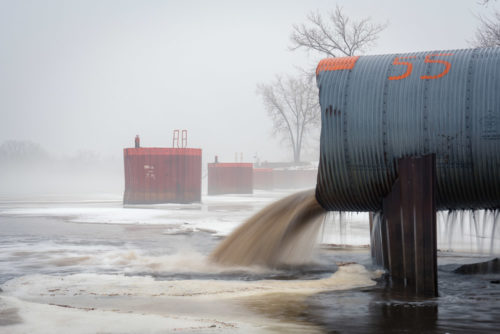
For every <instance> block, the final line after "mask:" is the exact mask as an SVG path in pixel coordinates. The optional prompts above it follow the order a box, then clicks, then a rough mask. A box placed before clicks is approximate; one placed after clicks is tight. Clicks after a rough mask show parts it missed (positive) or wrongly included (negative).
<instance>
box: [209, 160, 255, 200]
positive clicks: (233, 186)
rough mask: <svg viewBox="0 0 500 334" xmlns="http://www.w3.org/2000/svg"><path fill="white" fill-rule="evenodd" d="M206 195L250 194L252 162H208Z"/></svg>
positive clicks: (251, 187) (251, 190) (251, 188)
mask: <svg viewBox="0 0 500 334" xmlns="http://www.w3.org/2000/svg"><path fill="white" fill-rule="evenodd" d="M207 193H208V195H222V194H252V193H253V164H252V163H243V162H241V163H209V164H208V191H207Z"/></svg>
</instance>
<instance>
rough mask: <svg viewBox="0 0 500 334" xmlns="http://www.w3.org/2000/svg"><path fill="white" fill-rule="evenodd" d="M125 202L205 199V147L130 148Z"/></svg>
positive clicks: (126, 153)
mask: <svg viewBox="0 0 500 334" xmlns="http://www.w3.org/2000/svg"><path fill="white" fill-rule="evenodd" d="M123 158H124V165H125V166H124V167H125V193H124V196H123V203H124V204H153V203H192V202H200V201H201V149H195V148H126V149H124V150H123Z"/></svg>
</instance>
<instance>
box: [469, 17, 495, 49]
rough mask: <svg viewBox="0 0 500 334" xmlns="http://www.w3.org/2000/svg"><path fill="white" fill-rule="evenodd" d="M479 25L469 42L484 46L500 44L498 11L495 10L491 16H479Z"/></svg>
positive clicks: (473, 44)
mask: <svg viewBox="0 0 500 334" xmlns="http://www.w3.org/2000/svg"><path fill="white" fill-rule="evenodd" d="M479 22H480V26H479V27H478V28H477V30H476V35H475V38H474V40H472V42H471V44H472V46H475V47H480V48H486V47H493V46H500V12H499V11H495V13H494V14H493V17H492V18H487V17H484V16H479Z"/></svg>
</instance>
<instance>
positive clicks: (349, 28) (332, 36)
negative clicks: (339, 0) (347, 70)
mask: <svg viewBox="0 0 500 334" xmlns="http://www.w3.org/2000/svg"><path fill="white" fill-rule="evenodd" d="M307 21H308V24H307V25H306V24H300V25H294V26H293V31H292V33H291V35H290V42H291V45H290V47H289V48H290V50H292V51H294V50H298V49H300V48H304V49H306V50H307V51H317V52H319V53H321V54H322V55H326V56H328V57H337V56H353V55H356V54H360V53H364V52H365V51H366V49H367V48H368V47H370V46H372V45H374V44H375V42H376V40H377V39H378V35H379V34H380V32H382V31H383V30H384V29H385V28H386V27H387V24H376V23H373V22H372V20H371V18H369V17H368V18H364V19H361V20H360V21H351V20H350V19H349V17H347V16H346V15H345V14H344V12H343V10H342V7H339V6H337V7H336V8H335V11H332V12H331V13H330V14H329V15H328V19H327V20H326V21H325V19H323V17H322V16H321V14H320V13H318V12H316V13H315V12H311V13H309V15H308V16H307Z"/></svg>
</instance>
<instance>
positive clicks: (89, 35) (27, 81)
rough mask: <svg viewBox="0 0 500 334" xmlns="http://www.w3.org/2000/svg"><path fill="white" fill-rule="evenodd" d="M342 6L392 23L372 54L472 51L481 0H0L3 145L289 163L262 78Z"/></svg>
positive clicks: (306, 59)
mask: <svg viewBox="0 0 500 334" xmlns="http://www.w3.org/2000/svg"><path fill="white" fill-rule="evenodd" d="M335 3H338V4H340V5H342V6H344V9H345V12H346V14H347V15H349V16H352V17H358V18H359V17H365V16H371V17H372V18H373V19H374V20H375V21H378V22H388V23H389V26H388V28H387V29H386V30H385V31H384V32H382V34H381V35H380V39H379V41H378V43H377V45H376V46H375V47H374V48H372V49H371V51H370V52H369V54H380V53H395V52H407V51H425V50H435V49H455V48H466V47H468V46H469V44H468V42H467V41H468V40H471V39H472V38H473V36H474V31H475V29H476V27H477V25H478V20H477V15H478V14H480V13H483V14H485V13H489V12H492V11H493V9H494V8H495V6H497V7H499V5H497V4H496V3H494V4H493V5H490V6H489V7H486V8H484V7H483V6H480V5H479V4H478V1H476V0H446V1H443V0H439V1H436V0H418V1H416V0H412V1H401V0H396V1H392V0H377V1H373V0H372V1H369V0H363V1H362V0H359V1H357V0H350V1H337V2H335V1H322V0H317V1H312V0H309V1H291V0H288V1H285V0H283V1H270V0H267V1H259V0H252V1H236V0H232V1H231V0H228V1H216V0H212V1H122V0H120V1H69V0H62V1H42V0H39V1H18V0H12V1H5V0H0V48H1V49H0V50H1V51H0V116H1V117H0V143H1V142H3V141H4V140H9V139H15V140H30V141H34V142H37V143H39V144H40V145H42V146H43V147H45V148H46V149H47V150H48V151H50V152H51V153H53V154H59V155H69V154H72V153H74V152H76V151H77V150H80V149H86V150H94V151H97V152H99V153H101V154H102V155H104V156H116V157H120V156H121V154H122V151H121V150H122V148H123V147H128V146H131V145H132V144H133V139H134V136H135V135H136V134H140V135H141V138H142V143H143V145H144V146H168V147H169V146H171V142H172V130H173V129H188V131H189V146H190V147H200V148H202V149H203V150H204V153H205V154H204V156H205V158H207V157H212V156H213V155H214V154H218V155H219V156H220V157H221V159H222V160H224V161H233V160H234V152H243V154H244V158H245V160H248V161H253V156H254V154H255V153H258V155H259V157H260V158H261V159H262V160H279V159H286V158H288V159H290V158H291V157H290V154H289V150H288V149H286V148H281V147H280V142H279V140H276V139H273V138H272V137H271V130H272V127H271V124H270V121H269V118H268V117H267V115H266V112H265V110H264V108H263V105H262V102H261V100H260V97H259V96H257V95H256V94H255V89H256V85H257V84H258V83H260V82H263V83H267V82H269V81H270V80H272V78H273V77H274V75H275V74H278V73H294V71H295V66H302V67H307V66H310V65H308V64H311V63H312V61H313V60H314V59H315V57H313V56H312V55H308V54H307V53H305V52H301V51H296V52H290V51H288V45H289V36H290V32H291V28H292V25H293V24H294V23H302V22H304V21H305V18H306V15H307V13H308V12H309V11H311V10H316V9H318V10H319V11H321V12H327V11H329V10H331V9H332V8H334V7H335Z"/></svg>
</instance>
